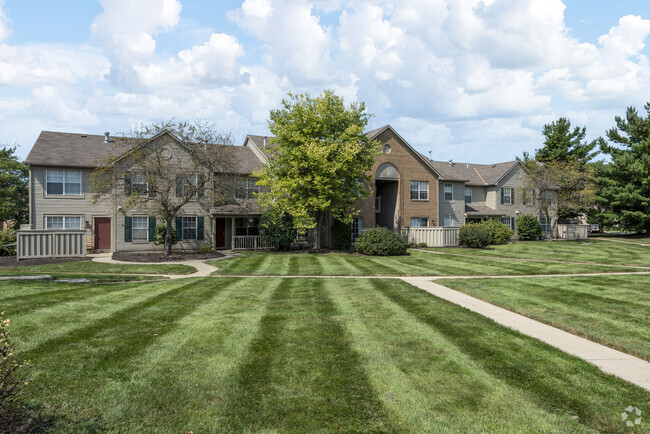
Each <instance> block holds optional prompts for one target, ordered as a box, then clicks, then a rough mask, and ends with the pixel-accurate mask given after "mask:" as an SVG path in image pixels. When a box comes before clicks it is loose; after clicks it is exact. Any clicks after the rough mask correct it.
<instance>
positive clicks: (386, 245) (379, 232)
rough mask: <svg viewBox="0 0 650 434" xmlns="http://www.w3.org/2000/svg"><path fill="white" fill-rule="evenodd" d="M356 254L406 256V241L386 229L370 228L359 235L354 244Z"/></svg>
mask: <svg viewBox="0 0 650 434" xmlns="http://www.w3.org/2000/svg"><path fill="white" fill-rule="evenodd" d="M354 247H355V249H356V251H357V252H359V253H361V254H363V255H371V256H397V255H405V254H406V247H407V245H406V241H404V239H403V238H402V237H401V236H400V235H399V234H398V233H397V232H393V231H391V230H389V229H386V228H372V229H368V230H367V231H365V232H364V233H362V234H360V235H359V236H358V237H357V239H356V240H355V242H354Z"/></svg>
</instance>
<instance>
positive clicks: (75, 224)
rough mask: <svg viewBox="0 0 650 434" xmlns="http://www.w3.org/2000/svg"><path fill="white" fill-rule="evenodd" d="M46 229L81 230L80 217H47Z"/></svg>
mask: <svg viewBox="0 0 650 434" xmlns="http://www.w3.org/2000/svg"><path fill="white" fill-rule="evenodd" d="M45 228H46V229H61V230H64V229H81V217H80V216H47V217H46V218H45Z"/></svg>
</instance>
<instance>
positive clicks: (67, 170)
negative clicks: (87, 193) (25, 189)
mask: <svg viewBox="0 0 650 434" xmlns="http://www.w3.org/2000/svg"><path fill="white" fill-rule="evenodd" d="M54 171H56V172H63V193H61V194H56V193H50V192H49V191H48V189H47V184H48V182H47V177H48V176H47V175H48V174H49V173H50V172H54ZM66 172H78V173H79V194H76V193H75V194H72V193H69V194H66V192H65V184H66V182H65V178H66ZM43 187H44V188H43V190H44V191H45V196H52V197H62V196H68V197H81V196H83V192H84V174H83V171H82V170H72V169H46V170H45V185H44V186H43Z"/></svg>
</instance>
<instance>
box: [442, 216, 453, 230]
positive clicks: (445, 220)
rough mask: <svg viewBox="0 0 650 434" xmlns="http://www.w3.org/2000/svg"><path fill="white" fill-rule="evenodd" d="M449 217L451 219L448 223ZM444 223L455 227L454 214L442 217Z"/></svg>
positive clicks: (445, 225) (446, 226) (444, 225)
mask: <svg viewBox="0 0 650 434" xmlns="http://www.w3.org/2000/svg"><path fill="white" fill-rule="evenodd" d="M447 219H449V222H450V223H449V224H447ZM442 225H443V227H445V228H452V227H454V216H452V215H447V216H445V217H444V218H443V219H442Z"/></svg>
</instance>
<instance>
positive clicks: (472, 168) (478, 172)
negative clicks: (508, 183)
mask: <svg viewBox="0 0 650 434" xmlns="http://www.w3.org/2000/svg"><path fill="white" fill-rule="evenodd" d="M518 163H519V162H518V161H506V162H505V163H496V164H473V163H456V162H454V163H452V166H450V165H449V161H434V160H429V164H430V165H431V167H433V168H434V169H435V170H436V171H437V172H438V173H440V174H441V175H442V176H443V178H444V179H448V180H465V181H467V185H496V184H497V183H498V182H499V180H500V179H501V178H503V177H504V176H505V175H506V174H507V173H508V172H509V171H510V170H511V169H512V168H513V167H514V166H515V165H517V164H518Z"/></svg>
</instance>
